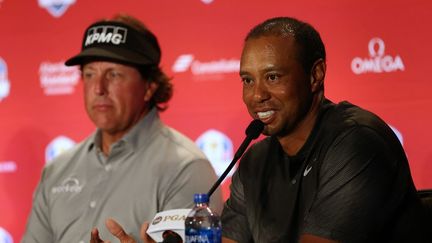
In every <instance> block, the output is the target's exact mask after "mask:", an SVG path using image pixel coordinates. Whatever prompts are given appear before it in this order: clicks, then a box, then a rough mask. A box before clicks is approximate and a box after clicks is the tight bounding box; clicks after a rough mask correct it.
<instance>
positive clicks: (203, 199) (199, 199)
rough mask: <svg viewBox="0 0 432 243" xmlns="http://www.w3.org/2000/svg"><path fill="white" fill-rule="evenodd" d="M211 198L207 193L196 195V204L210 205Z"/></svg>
mask: <svg viewBox="0 0 432 243" xmlns="http://www.w3.org/2000/svg"><path fill="white" fill-rule="evenodd" d="M208 202H209V197H208V195H207V194H206V193H196V194H194V203H208Z"/></svg>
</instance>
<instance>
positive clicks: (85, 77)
mask: <svg viewBox="0 0 432 243" xmlns="http://www.w3.org/2000/svg"><path fill="white" fill-rule="evenodd" d="M81 75H82V79H83V80H89V79H91V78H92V77H93V76H94V72H92V71H88V70H85V71H83V72H82V74H81Z"/></svg>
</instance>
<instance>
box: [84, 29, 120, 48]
mask: <svg viewBox="0 0 432 243" xmlns="http://www.w3.org/2000/svg"><path fill="white" fill-rule="evenodd" d="M126 36H127V29H126V28H124V27H119V26H112V25H99V26H95V27H92V28H90V29H88V31H87V37H86V40H85V43H84V46H89V45H92V44H94V43H98V44H101V43H103V44H113V45H119V44H120V43H125V42H126Z"/></svg>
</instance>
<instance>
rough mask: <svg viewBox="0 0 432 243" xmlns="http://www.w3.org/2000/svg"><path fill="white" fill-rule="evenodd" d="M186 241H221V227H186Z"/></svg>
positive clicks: (199, 242)
mask: <svg viewBox="0 0 432 243" xmlns="http://www.w3.org/2000/svg"><path fill="white" fill-rule="evenodd" d="M185 236H186V243H221V239H222V235H221V231H220V229H200V230H196V229H186V231H185Z"/></svg>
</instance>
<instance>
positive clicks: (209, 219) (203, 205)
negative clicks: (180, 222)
mask: <svg viewBox="0 0 432 243" xmlns="http://www.w3.org/2000/svg"><path fill="white" fill-rule="evenodd" d="M194 203H195V206H194V208H193V209H192V211H191V212H190V213H189V214H188V216H187V218H186V220H185V236H186V243H204V242H205V243H221V241H222V227H221V221H220V218H219V216H218V215H217V214H216V213H214V212H212V210H211V209H210V208H209V198H208V195H207V194H195V195H194Z"/></svg>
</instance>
